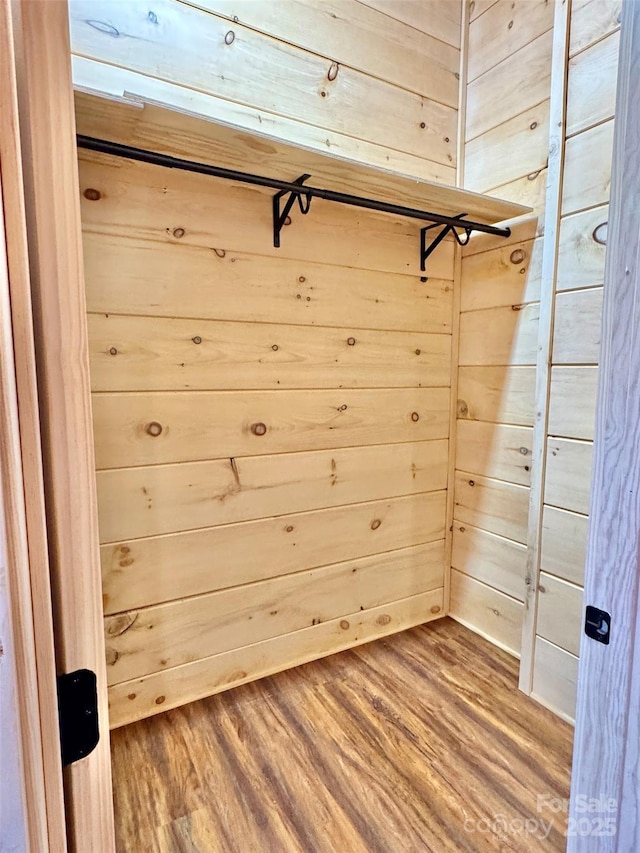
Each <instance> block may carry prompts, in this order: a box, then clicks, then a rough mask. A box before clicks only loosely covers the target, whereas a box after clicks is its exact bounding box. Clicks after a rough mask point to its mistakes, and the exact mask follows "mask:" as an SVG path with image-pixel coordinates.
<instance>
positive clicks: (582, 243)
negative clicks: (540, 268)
mask: <svg viewBox="0 0 640 853" xmlns="http://www.w3.org/2000/svg"><path fill="white" fill-rule="evenodd" d="M608 220H609V206H608V205H605V206H604V207H594V208H593V209H592V210H585V211H583V212H582V213H576V214H574V215H573V216H566V217H564V218H563V219H562V221H561V223H560V243H559V247H558V276H557V281H556V288H557V290H573V289H575V288H579V287H592V286H593V285H598V284H602V282H603V281H604V256H605V251H606V239H607V230H608ZM596 238H597V239H596ZM598 241H604V242H598Z"/></svg>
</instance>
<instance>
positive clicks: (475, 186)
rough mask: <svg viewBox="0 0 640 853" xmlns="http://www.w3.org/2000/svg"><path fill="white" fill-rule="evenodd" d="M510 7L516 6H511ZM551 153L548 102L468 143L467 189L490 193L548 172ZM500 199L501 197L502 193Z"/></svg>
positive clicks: (466, 147)
mask: <svg viewBox="0 0 640 853" xmlns="http://www.w3.org/2000/svg"><path fill="white" fill-rule="evenodd" d="M498 5H499V4H498ZM505 5H506V4H505ZM508 5H509V6H512V5H513V4H512V2H509V4H508ZM530 5H536V6H537V5H543V4H541V3H539V2H538V0H536V3H535V4H533V3H532V4H530ZM494 8H495V7H494ZM516 8H518V7H517V6H516ZM547 8H550V9H553V6H552V4H548V6H547ZM485 17H487V16H484V15H483V16H482V18H481V19H480V20H482V21H484V19H485ZM472 30H473V28H472ZM548 149H549V100H548V99H547V100H546V101H542V103H540V104H536V105H535V106H533V107H531V108H529V109H528V110H526V111H525V112H523V113H520V114H519V115H517V116H514V117H513V118H510V119H508V120H507V121H505V122H503V124H501V125H499V126H498V127H494V128H492V129H491V130H488V131H486V133H483V134H481V135H480V136H476V137H475V138H474V139H472V140H471V141H470V142H467V144H466V146H465V166H464V180H465V186H466V187H468V188H469V189H471V190H475V191H476V192H487V191H489V190H491V189H493V187H499V186H502V184H508V183H510V182H511V181H515V180H516V179H517V178H521V177H523V176H524V175H530V174H531V173H532V172H535V171H537V170H538V169H544V168H545V167H546V165H547V157H548ZM498 152H499V153H498ZM497 195H498V196H500V193H498V194H497Z"/></svg>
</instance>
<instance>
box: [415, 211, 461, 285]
mask: <svg viewBox="0 0 640 853" xmlns="http://www.w3.org/2000/svg"><path fill="white" fill-rule="evenodd" d="M466 215H467V214H466V213H460V214H459V215H458V216H454V217H453V219H454V220H456V223H457V221H458V220H462V218H463V217H464V216H466ZM438 225H439V223H436V224H434V225H425V227H424V228H421V229H420V269H421V271H422V272H424V271H425V269H426V263H427V258H428V257H429V255H430V254H431V253H432V252H433V251H434V250H435V249H436V248H437V247H438V246H439V245H440V243H442V241H443V240H444V238H445V237H446V236H447V234H449V233H451V234H453V236H454V237H455V238H456V242H457V244H458V245H459V246H466V245H467V243H468V242H469V240H470V239H471V232H472V231H473V230H474V229H473V228H471V227H470V226H469V225H466V223H464V222H462V223H461V227H462V229H463V234H464V236H463V234H458V231H457V230H456V229H457V227H458V226H457V224H453V223H450V224H448V225H445V226H444V228H443V229H442V231H440V233H439V234H437V236H436V237H434V239H433V240H432V241H431V242H430V243H429V245H428V246H427V231H430V230H431V229H432V228H437V227H438Z"/></svg>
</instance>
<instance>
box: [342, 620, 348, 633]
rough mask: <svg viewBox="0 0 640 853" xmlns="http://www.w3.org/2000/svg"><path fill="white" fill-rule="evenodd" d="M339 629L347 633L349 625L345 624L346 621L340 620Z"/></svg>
mask: <svg viewBox="0 0 640 853" xmlns="http://www.w3.org/2000/svg"><path fill="white" fill-rule="evenodd" d="M340 627H341V628H342V630H343V631H348V630H349V623H348V622H347V620H346V619H342V620H341V621H340Z"/></svg>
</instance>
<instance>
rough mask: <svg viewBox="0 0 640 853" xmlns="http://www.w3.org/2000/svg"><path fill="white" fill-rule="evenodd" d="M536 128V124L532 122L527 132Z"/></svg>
mask: <svg viewBox="0 0 640 853" xmlns="http://www.w3.org/2000/svg"><path fill="white" fill-rule="evenodd" d="M537 126H538V122H537V121H532V122H531V124H530V125H529V130H535V129H536V127H537Z"/></svg>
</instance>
